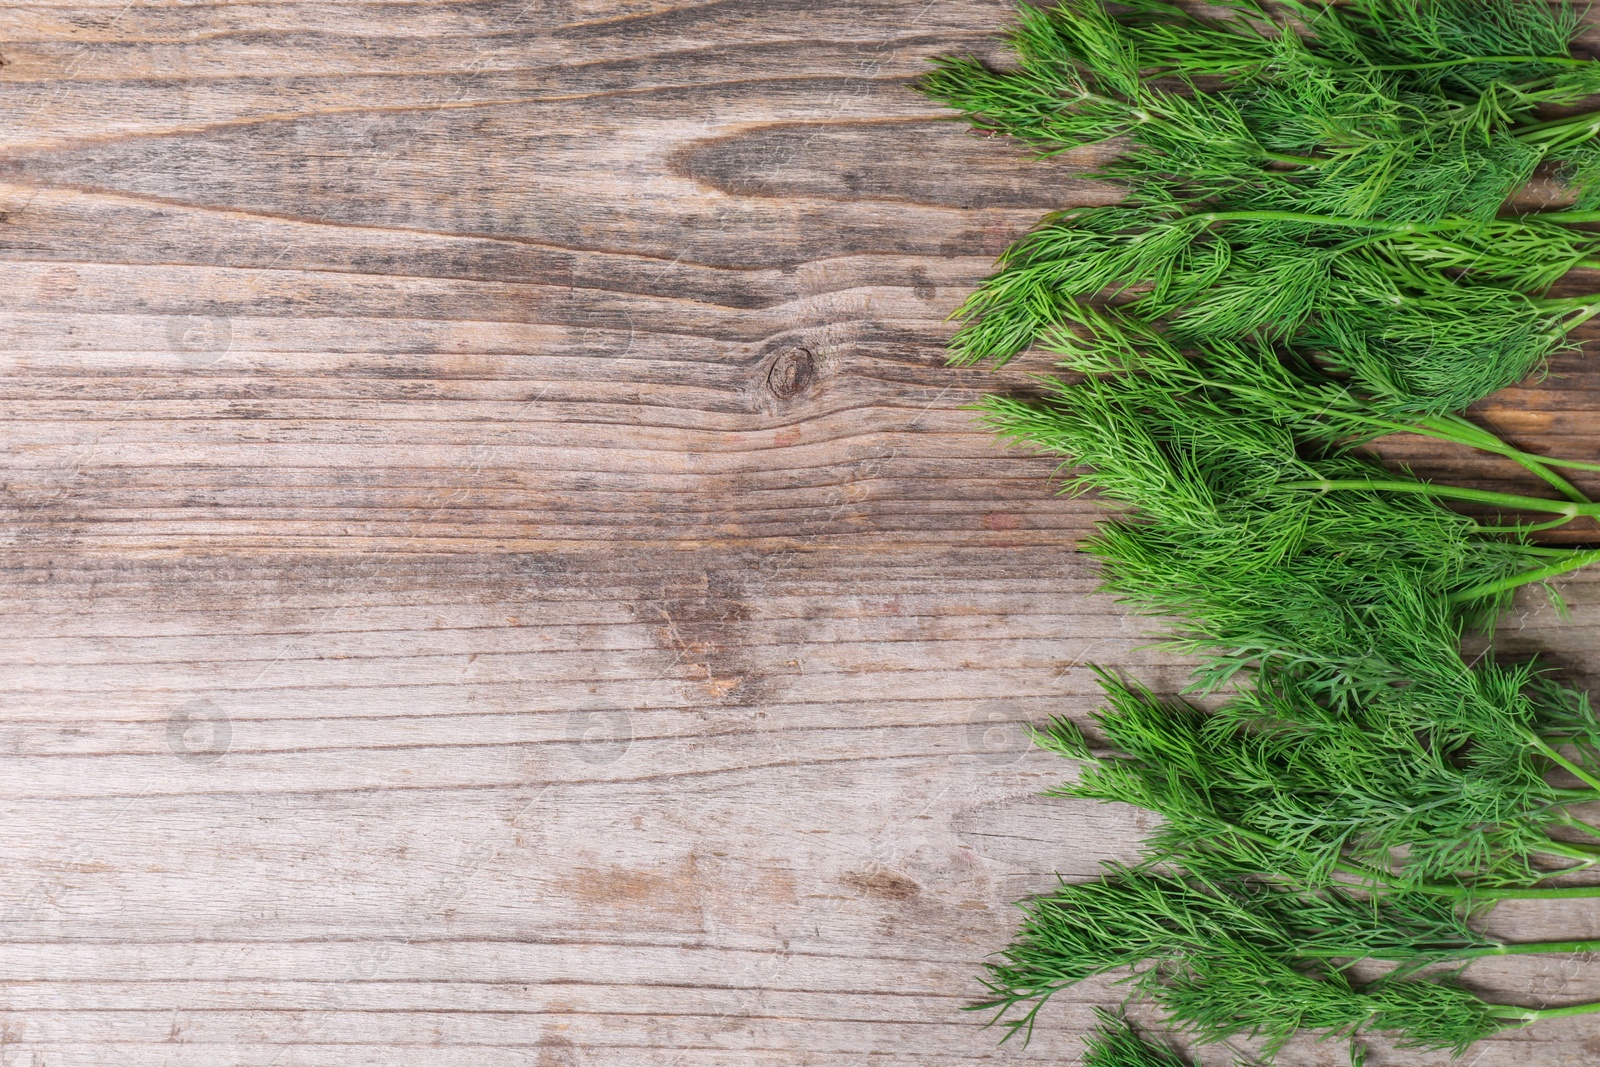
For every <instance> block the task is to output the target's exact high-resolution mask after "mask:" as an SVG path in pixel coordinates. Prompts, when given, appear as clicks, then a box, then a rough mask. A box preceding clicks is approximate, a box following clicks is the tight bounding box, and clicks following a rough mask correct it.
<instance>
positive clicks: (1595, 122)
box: [1512, 111, 1600, 141]
mask: <svg viewBox="0 0 1600 1067" xmlns="http://www.w3.org/2000/svg"><path fill="white" fill-rule="evenodd" d="M1586 125H1587V126H1591V127H1593V129H1591V130H1590V131H1589V133H1590V134H1591V135H1592V134H1594V133H1596V132H1597V131H1600V112H1595V111H1584V112H1580V113H1579V114H1576V115H1567V116H1564V117H1562V118H1559V119H1550V120H1549V121H1547V122H1535V123H1533V124H1532V125H1529V126H1520V127H1518V128H1517V129H1516V130H1515V131H1514V132H1513V133H1512V136H1513V137H1515V138H1516V139H1517V140H1519V141H1520V140H1524V139H1527V140H1531V141H1549V140H1555V139H1556V138H1557V137H1559V136H1560V135H1561V134H1562V133H1564V132H1566V131H1567V130H1569V129H1572V128H1574V127H1579V126H1586ZM1530 134H1533V135H1536V136H1532V137H1530V136H1529V135H1530Z"/></svg>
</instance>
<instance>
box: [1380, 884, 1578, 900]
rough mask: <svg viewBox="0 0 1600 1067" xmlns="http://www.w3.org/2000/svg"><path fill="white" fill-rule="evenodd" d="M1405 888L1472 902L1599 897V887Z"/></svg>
mask: <svg viewBox="0 0 1600 1067" xmlns="http://www.w3.org/2000/svg"><path fill="white" fill-rule="evenodd" d="M1406 888H1407V889H1415V890H1418V891H1420V892H1424V893H1436V894H1438V895H1441V896H1455V897H1461V898H1471V899H1473V900H1577V899H1579V898H1582V897H1600V885H1574V886H1563V887H1561V888H1559V889H1514V888H1509V887H1507V888H1500V887H1496V888H1485V889H1475V888H1470V887H1465V886H1463V887H1458V888H1459V891H1457V892H1442V889H1443V888H1444V887H1439V888H1432V887H1429V886H1407V887H1406Z"/></svg>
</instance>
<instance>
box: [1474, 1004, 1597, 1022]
mask: <svg viewBox="0 0 1600 1067" xmlns="http://www.w3.org/2000/svg"><path fill="white" fill-rule="evenodd" d="M1596 1011H1600V1000H1597V1001H1591V1002H1590V1003H1588V1004H1570V1005H1568V1006H1567V1007H1565V1008H1518V1007H1514V1006H1513V1005H1510V1004H1496V1005H1494V1006H1493V1007H1492V1008H1491V1009H1490V1011H1489V1014H1490V1015H1493V1016H1494V1017H1495V1018H1497V1019H1507V1020H1510V1021H1511V1022H1518V1023H1522V1024H1524V1025H1527V1024H1528V1023H1536V1022H1538V1021H1539V1020H1540V1019H1562V1018H1565V1017H1567V1016H1568V1015H1588V1014H1590V1013H1591V1012H1596Z"/></svg>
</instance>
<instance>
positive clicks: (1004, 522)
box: [0, 0, 1600, 1067]
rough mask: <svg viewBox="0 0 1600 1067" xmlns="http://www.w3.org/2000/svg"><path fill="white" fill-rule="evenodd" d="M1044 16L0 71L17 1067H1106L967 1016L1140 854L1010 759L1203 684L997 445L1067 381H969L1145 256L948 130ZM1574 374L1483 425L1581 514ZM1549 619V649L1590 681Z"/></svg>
mask: <svg viewBox="0 0 1600 1067" xmlns="http://www.w3.org/2000/svg"><path fill="white" fill-rule="evenodd" d="M1001 15H1002V8H1001V6H1000V5H999V4H996V3H988V2H977V0H932V2H928V0H904V2H899V0H876V2H867V3H830V2H827V0H812V2H807V3H793V4H773V3H765V2H759V0H731V2H724V3H708V4H700V5H680V4H672V3H668V2H650V0H642V2H631V3H630V2H626V0H551V2H547V3H540V2H538V0H535V2H532V3H528V2H525V0H515V2H509V3H499V2H492V0H490V2H475V3H439V2H419V3H406V4H402V3H392V4H386V3H368V4H356V3H337V2H327V3H238V4H228V5H175V6H159V7H146V6H134V5H124V4H123V3H122V2H121V0H109V2H107V3H104V4H101V5H93V4H81V5H67V4H53V3H48V2H46V3H36V4H29V5H26V6H22V5H13V6H8V7H7V8H6V9H5V10H4V11H0V56H3V59H4V65H3V66H0V138H3V141H4V151H3V152H0V252H3V255H0V360H3V371H0V375H3V377H0V383H3V384H0V391H3V392H0V398H3V405H4V409H3V410H4V415H5V420H4V422H3V424H0V433H3V434H4V450H5V451H4V454H5V468H4V475H3V478H0V483H3V492H0V508H3V512H0V535H3V539H4V551H5V567H4V570H3V580H4V583H5V584H4V597H3V600H0V611H3V612H4V613H5V615H6V620H7V621H6V626H5V629H4V631H3V632H0V646H3V651H0V709H3V718H0V753H3V755H0V797H3V809H0V810H3V819H0V855H3V856H4V858H5V863H4V864H3V865H0V918H3V924H0V938H3V940H4V945H3V946H0V1063H4V1064H29V1065H32V1067H45V1065H49V1067H61V1065H86V1064H108V1065H109V1064H116V1065H119V1067H142V1065H156V1064H162V1065H173V1067H180V1065H195V1067H220V1065H247V1064H248V1065H252V1067H297V1065H307V1067H310V1065H329V1067H333V1065H338V1067H352V1065H373V1067H380V1065H381V1067H391V1065H396V1064H406V1065H413V1064H415V1065H469V1064H470V1065H472V1067H496V1065H501V1064H506V1065H511V1064H535V1065H540V1067H574V1065H606V1067H627V1065H641V1067H642V1065H650V1067H698V1065H704V1067H712V1065H718V1067H735V1065H737V1067H746V1065H756V1064H771V1065H801V1064H805V1065H816V1067H824V1065H826V1067H846V1065H850V1067H854V1065H858V1064H864V1063H873V1064H883V1065H886V1067H910V1065H936V1064H952V1065H953V1064H967V1063H984V1062H1017V1063H1065V1062H1070V1059H1071V1057H1073V1056H1074V1055H1075V1054H1076V1049H1077V1047H1078V1044H1077V1041H1078V1039H1077V1033H1078V1032H1079V1031H1080V1030H1081V1029H1082V1027H1083V1026H1084V1025H1085V1024H1086V1023H1087V1021H1088V1019H1089V1008H1090V1006H1091V1005H1093V1004H1094V1003H1097V1002H1099V1003H1105V1002H1110V1001H1112V1000H1113V999H1115V995H1116V994H1115V992H1114V991H1113V990H1112V989H1111V988H1110V987H1108V986H1104V985H1101V986H1096V987H1094V988H1092V989H1091V988H1086V989H1083V990H1079V991H1075V992H1074V993H1073V994H1072V995H1071V996H1064V997H1062V998H1061V1000H1062V1003H1060V1004H1058V1005H1057V1006H1056V1007H1055V1008H1054V1010H1053V1011H1051V1012H1050V1013H1049V1014H1047V1016H1046V1017H1045V1022H1044V1025H1043V1026H1042V1027H1041V1029H1040V1031H1039V1033H1038V1035H1037V1037H1036V1039H1035V1041H1034V1043H1033V1044H1032V1046H1030V1047H1028V1048H1023V1047H1021V1046H1020V1045H1016V1046H1008V1047H1006V1048H1005V1049H999V1048H997V1047H996V1038H997V1036H998V1035H997V1034H996V1033H995V1032H993V1031H984V1030H982V1029H980V1026H979V1024H980V1023H981V1019H979V1018H977V1017H974V1016H973V1015H971V1014H970V1013H964V1012H962V1011H961V1010H960V1008H961V1006H962V1005H963V1004H964V1003H966V1002H967V1001H968V1000H969V998H970V997H971V996H972V995H973V993H974V992H975V991H976V988H977V987H976V985H975V983H974V981H973V976H974V974H975V972H976V970H977V967H978V964H979V961H980V960H981V958H982V957H983V956H984V955H985V954H986V953H987V952H989V951H992V950H993V949H994V948H996V947H998V946H999V945H1000V944H1001V943H1002V942H1003V941H1004V938H1005V936H1006V934H1007V932H1008V930H1009V928H1010V926H1011V923H1012V915H1013V912H1012V911H1011V909H1010V908H1009V907H1008V906H1007V902H1008V901H1010V900H1012V899H1014V898H1015V897H1017V896H1019V895H1021V894H1023V893H1026V892H1029V891H1032V890H1035V889H1038V888H1041V887H1043V886H1045V885H1047V884H1048V883H1049V879H1050V872H1051V871H1053V870H1060V871H1062V872H1064V873H1065V874H1067V875H1069V876H1087V875H1089V874H1090V873H1091V872H1092V871H1093V870H1094V867H1095V864H1096V863H1097V862H1098V861H1099V860H1100V859H1102V858H1106V857H1109V856H1117V855H1127V854H1128V852H1129V850H1130V848H1131V846H1132V843H1133V842H1134V840H1135V839H1136V838H1137V836H1138V831H1139V829H1140V826H1141V821H1140V817H1139V816H1138V815H1137V814H1136V813H1134V812H1131V811H1125V810H1117V809H1110V808H1099V807H1093V806H1087V805H1080V804H1072V803H1065V802H1050V801H1045V800H1041V799H1038V798H1036V797H1035V795H1034V794H1035V793H1036V792H1037V791H1038V790H1039V789H1041V788H1042V787H1044V786H1046V785H1048V784H1049V783H1051V782H1052V781H1054V780H1055V779H1056V778H1057V777H1058V776H1059V775H1060V774H1062V773H1063V767H1062V766H1060V765H1059V764H1058V763H1057V762H1055V761H1052V760H1049V759H1046V758H1044V757H1042V756H1039V755H1035V754H1029V753H1028V752H1027V751H1026V746H1025V745H1024V744H1023V738H1022V734H1021V730H1020V726H1019V723H1021V722H1023V721H1028V720H1037V719H1039V718H1042V717H1043V716H1044V715H1046V714H1048V713H1052V712H1069V713H1074V714H1082V713H1085V712H1087V711H1088V710H1090V709H1091V708H1092V706H1093V696H1092V688H1093V687H1092V684H1091V679H1090V677H1089V672H1088V671H1087V670H1086V669H1085V664H1087V663H1090V662H1097V663H1103V664H1108V665H1113V666H1123V667H1129V668H1132V669H1134V670H1135V671H1136V672H1137V673H1138V675H1139V676H1140V677H1141V678H1142V679H1144V680H1146V681H1147V682H1148V683H1150V684H1151V685H1153V686H1155V687H1157V688H1162V689H1173V688H1175V687H1176V686H1177V684H1178V682H1179V680H1180V678H1181V676H1182V665H1181V664H1178V663H1175V662H1172V661H1170V660H1167V659H1164V658H1163V657H1161V656H1160V655H1158V654H1156V653H1153V652H1148V651H1140V650H1139V646H1140V645H1141V643H1142V636H1141V635H1142V632H1143V626H1142V624H1141V623H1140V622H1139V621H1137V620H1128V619H1126V618H1124V617H1123V616H1122V614H1121V613H1120V612H1119V611H1118V609H1117V608H1116V606H1115V605H1113V604H1112V603H1110V602H1109V601H1108V600H1107V599H1106V598H1103V597H1099V596H1095V595H1092V590H1093V587H1094V579H1093V575H1092V572H1091V571H1090V569H1089V568H1088V567H1087V566H1086V565H1085V564H1084V563H1083V562H1082V561H1081V560H1080V559H1079V557H1078V556H1077V555H1076V554H1075V553H1074V552H1073V551H1072V548H1071V546H1072V544H1073V542H1074V541H1075V540H1076V539H1077V538H1078V537H1080V536H1081V535H1082V534H1083V533H1084V532H1085V531H1086V530H1087V529H1088V527H1089V525H1090V523H1091V522H1092V520H1093V518H1094V516H1095V514H1096V508H1095V505H1093V504H1092V503H1089V502H1086V501H1077V502H1072V501H1064V500H1060V499H1052V498H1051V497H1050V496H1049V495H1048V493H1047V491H1046V488H1047V478H1048V475H1049V473H1050V468H1051V464H1050V463H1049V462H1048V461H1046V460H1041V459H1037V458H1030V457H1027V456H1024V455H1020V454H1015V453H1005V452H1002V451H1001V450H999V449H998V448H996V447H995V446H994V445H992V444H991V442H990V441H989V440H988V439H987V438H986V437H985V435H984V434H982V433H981V432H978V431H977V430H975V429H974V427H973V426H972V425H971V423H970V419H969V416H968V415H967V414H966V413H965V412H964V411H963V410H962V407H963V405H965V404H967V403H969V402H970V401H971V400H972V399H973V398H974V397H975V396H976V395H978V392H979V391H980V390H982V389H985V388H990V387H993V386H995V385H996V384H998V385H1001V386H1016V385H1018V384H1019V383H1021V382H1022V381H1023V378H1022V374H1023V373H1025V372H1027V371H1028V370H1032V369H1036V366H1037V365H1033V366H1030V365H1028V364H1026V362H1024V363H1023V364H1019V365H1018V367H1016V368H1014V370H1012V371H1008V372H1007V373H1006V374H1004V375H1001V376H999V377H997V378H996V377H992V376H990V375H987V374H986V373H983V372H972V371H965V372H958V371H952V370H948V369H945V368H943V367H942V366H941V352H940V344H941V341H942V339H943V338H944V337H945V336H946V331H947V327H945V326H944V325H943V324H942V319H943V317H944V316H945V315H946V314H947V313H948V311H949V310H950V309H951V307H953V306H954V304H955V303H956V302H957V301H958V299H959V298H960V296H961V295H962V293H963V292H964V291H965V290H966V289H967V288H968V287H970V286H971V285H972V284H973V283H974V282H975V281H976V280H977V279H978V278H980V277H981V276H982V275H983V274H984V273H985V271H986V269H987V266H988V264H989V262H990V259H991V257H992V256H993V255H994V254H995V253H996V252H997V251H998V250H999V249H1000V248H1001V247H1002V246H1003V245H1004V243H1005V242H1006V241H1007V240H1008V239H1009V238H1011V237H1013V236H1015V235H1016V234H1017V233H1019V232H1021V231H1022V230H1023V229H1025V228H1026V227H1027V226H1028V225H1029V224H1030V223H1031V222H1032V221H1033V220H1034V219H1035V218H1036V217H1037V215H1038V214H1039V213H1041V212H1042V211H1044V210H1046V209H1049V208H1053V207H1058V206H1061V205H1063V204H1066V203H1072V202H1077V203H1082V202H1088V201H1090V200H1096V199H1099V200H1105V199H1109V198H1110V197H1111V196H1112V193H1111V191H1110V190H1108V189H1105V188H1103V187H1100V186H1096V185H1094V184H1092V183H1089V182H1086V181H1084V180H1082V179H1080V178H1078V177H1075V171H1074V169H1073V165H1072V163H1071V161H1065V160H1062V161H1056V162H1053V163H1050V164H1034V165H1028V164H1025V163H1024V162H1023V160H1022V158H1021V157H1020V155H1019V154H1018V153H1016V152H1015V151H1014V150H1012V149H1010V148H1008V147H1007V146H1005V145H1003V144H999V143H995V142H988V141H984V140H981V139H978V138H974V137H971V136H969V135H966V134H964V133H963V132H962V131H961V130H960V129H959V128H957V127H956V126H954V125H951V124H947V123H943V122H941V121H939V120H938V116H937V114H936V113H935V111H934V110H933V109H932V108H931V107H930V106H929V105H927V104H926V103H924V102H923V101H921V100H920V99H919V98H918V97H916V96H914V95H912V94H911V93H909V92H907V91H906V89H905V82H906V80H907V79H908V77H910V76H911V75H913V74H914V73H915V72H916V71H917V70H918V69H919V68H920V66H921V64H922V60H923V57H924V56H925V55H927V54H930V53H933V52H937V51H942V50H949V49H958V48H969V47H980V46H981V38H982V36H983V35H984V34H986V33H987V32H989V31H990V30H991V29H992V28H993V26H994V25H995V24H996V21H997V20H998V19H999V18H1000V17H1001ZM1556 370H1557V372H1558V375H1559V377H1558V378H1553V379H1552V380H1551V381H1549V382H1547V383H1545V384H1543V385H1539V386H1535V387H1530V388H1529V389H1526V390H1520V391H1517V392H1516V394H1515V395H1512V396H1507V397H1505V398H1501V399H1499V400H1497V401H1496V402H1495V403H1494V404H1493V405H1491V408H1490V410H1489V411H1488V412H1487V414H1488V415H1489V417H1491V418H1493V419H1494V420H1495V421H1496V422H1497V423H1499V424H1500V425H1502V426H1504V427H1508V428H1511V429H1513V430H1515V431H1516V432H1517V434H1518V435H1519V437H1520V439H1521V440H1522V441H1524V442H1526V443H1527V444H1528V445H1529V446H1531V447H1534V448H1538V449H1560V450H1562V451H1564V452H1565V453H1567V454H1571V455H1579V456H1586V457H1588V458H1600V442H1597V441H1596V440H1595V436H1594V430H1595V427H1596V425H1597V423H1596V415H1595V408H1596V405H1597V401H1600V392H1597V390H1600V378H1597V377H1596V376H1594V375H1593V374H1591V373H1590V372H1589V370H1588V367H1587V365H1586V363H1585V362H1584V360H1583V359H1582V358H1581V357H1578V356H1574V357H1571V358H1565V359H1563V360H1562V361H1561V362H1560V363H1559V365H1558V366H1557V367H1556ZM1394 447H1395V449H1396V454H1397V455H1403V456H1404V457H1405V458H1408V459H1409V460H1411V461H1413V462H1415V463H1416V464H1417V465H1418V466H1419V468H1421V469H1426V470H1430V471H1437V472H1441V473H1445V472H1454V473H1456V474H1457V476H1459V477H1477V478H1487V477H1489V476H1490V475H1489V473H1488V472H1489V471H1490V470H1491V468H1490V467H1489V466H1488V465H1487V464H1485V462H1484V461H1483V460H1482V459H1481V458H1478V457H1472V458H1463V457H1455V456H1447V455H1442V454H1437V453H1433V452H1430V451H1428V450H1427V449H1425V448H1423V447H1421V446H1419V445H1416V444H1415V443H1412V444H1407V443H1404V442H1400V443H1396V444H1395V446H1394ZM1567 592H1568V594H1569V597H1570V599H1571V601H1572V603H1573V605H1574V618H1573V619H1571V620H1569V621H1566V622H1557V621H1555V620H1554V618H1553V614H1552V613H1551V612H1550V611H1548V610H1544V609H1541V608H1539V607H1538V605H1537V603H1534V602H1530V606H1529V610H1528V612H1527V614H1526V618H1525V620H1524V625H1523V626H1522V627H1521V628H1520V629H1518V630H1516V631H1515V632H1514V633H1513V635H1512V637H1511V641H1512V643H1513V644H1515V645H1517V646H1518V647H1528V648H1533V647H1542V648H1548V649H1552V650H1555V651H1556V652H1557V654H1558V655H1559V656H1561V657H1563V658H1564V660H1565V661H1566V662H1568V663H1569V664H1570V665H1571V666H1572V667H1573V669H1574V670H1576V671H1578V672H1580V673H1586V672H1591V671H1593V669H1594V668H1595V666H1596V660H1595V657H1594V654H1593V650H1592V645H1593V642H1594V637H1595V634H1596V632H1597V624H1600V590H1597V585H1596V579H1594V578H1584V577H1579V578H1576V579H1574V580H1572V581H1571V582H1569V583H1567ZM1500 921H1501V922H1503V923H1505V924H1507V925H1509V926H1511V927H1513V928H1514V929H1515V930H1516V932H1518V933H1523V934H1527V935H1529V936H1537V935H1539V934H1541V933H1543V934H1547V935H1553V934H1555V933H1560V934H1563V935H1567V934H1570V933H1572V932H1576V931H1578V930H1580V929H1583V930H1589V931H1600V904H1594V903H1589V904H1585V903H1576V904H1568V905H1563V906H1562V907H1560V908H1559V909H1539V908H1530V907H1525V908H1522V909H1521V910H1517V911H1511V910H1508V911H1506V912H1505V913H1503V915H1502V917H1501V920H1500ZM1474 973H1476V974H1479V975H1480V977H1481V979H1482V981H1484V982H1485V983H1486V984H1488V985H1490V986H1492V987H1493V988H1495V989H1496V990H1498V991H1501V992H1503V993H1505V994H1506V995H1507V996H1508V997H1513V998H1520V999H1521V1000H1524V1001H1526V1002H1528V1003H1544V1002H1546V1001H1548V1002H1560V1001H1563V1000H1565V999H1567V998H1584V997H1595V996H1600V968H1597V967H1596V966H1595V965H1593V964H1591V963H1590V962H1589V961H1587V960H1550V961H1532V960H1530V961H1522V962H1518V963H1514V964H1512V963H1507V964H1503V965H1501V966H1500V967H1499V968H1498V969H1495V968H1489V967H1483V968H1480V969H1478V970H1476V971H1475V972H1474ZM1597 1033H1600V1032H1597V1031H1596V1029H1595V1027H1594V1024H1593V1023H1591V1022H1585V1021H1582V1020H1575V1021H1571V1022H1567V1023H1553V1024H1549V1025H1546V1026H1542V1027H1541V1028H1540V1029H1538V1030H1535V1031H1532V1032H1528V1033H1525V1034H1518V1035H1508V1036H1506V1037H1504V1038H1502V1039H1500V1040H1496V1041H1491V1042H1487V1043H1485V1044H1484V1045H1483V1046H1481V1047H1480V1048H1479V1049H1477V1050H1475V1051H1474V1053H1473V1055H1474V1056H1476V1057H1477V1059H1476V1060H1475V1061H1474V1062H1475V1063H1477V1064H1480V1065H1482V1067H1494V1065H1509V1064H1512V1063H1516V1064H1519V1065H1528V1064H1532V1065H1535V1067H1537V1065H1556V1064H1575V1063H1582V1062H1592V1061H1593V1060H1594V1059H1595V1058H1596V1057H1597V1056H1600V1036H1597ZM1339 1058H1340V1054H1339V1052H1338V1051H1337V1049H1335V1048H1332V1047H1318V1046H1312V1045H1309V1044H1307V1045H1303V1046H1296V1048H1295V1049H1294V1050H1293V1051H1292V1053H1291V1054H1290V1055H1289V1056H1288V1057H1287V1058H1286V1062H1290V1063H1292V1064H1333V1063H1336V1062H1338V1061H1339ZM1211 1062H1221V1060H1220V1058H1219V1057H1218V1056H1217V1054H1216V1053H1215V1052H1213V1053H1212V1054H1211ZM1374 1062H1375V1063H1382V1064H1397V1063H1419V1064H1439V1063H1443V1062H1444V1060H1443V1058H1442V1057H1427V1056H1420V1057H1419V1056H1414V1055H1410V1056H1407V1055H1394V1054H1387V1053H1384V1052H1382V1051H1381V1050H1380V1052H1379V1053H1378V1055H1376V1056H1375V1058H1374Z"/></svg>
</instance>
